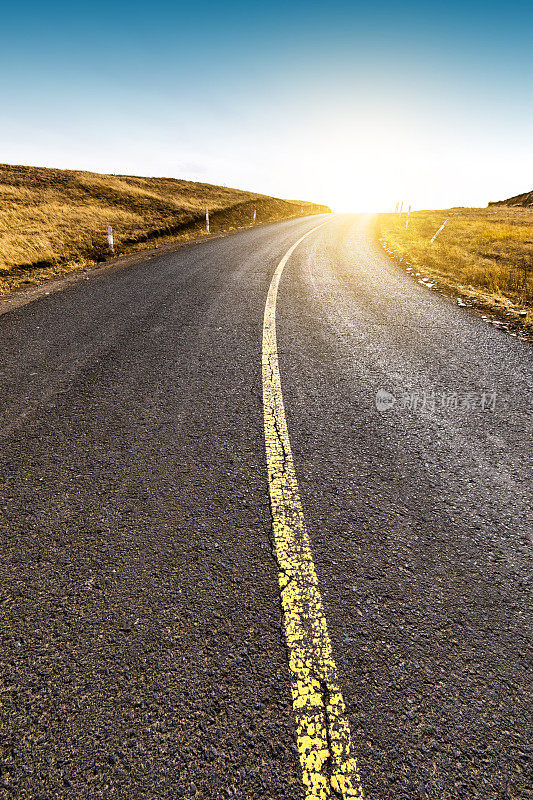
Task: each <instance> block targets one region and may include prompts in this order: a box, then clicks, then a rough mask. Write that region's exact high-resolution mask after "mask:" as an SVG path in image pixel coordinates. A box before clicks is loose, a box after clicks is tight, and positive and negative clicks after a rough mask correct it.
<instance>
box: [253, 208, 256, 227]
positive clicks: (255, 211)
mask: <svg viewBox="0 0 533 800" xmlns="http://www.w3.org/2000/svg"><path fill="white" fill-rule="evenodd" d="M256 217H257V208H254V222H253V224H254V225H255V220H256Z"/></svg>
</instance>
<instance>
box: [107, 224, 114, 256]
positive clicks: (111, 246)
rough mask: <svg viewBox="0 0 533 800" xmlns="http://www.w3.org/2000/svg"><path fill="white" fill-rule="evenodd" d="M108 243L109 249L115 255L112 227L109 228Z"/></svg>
mask: <svg viewBox="0 0 533 800" xmlns="http://www.w3.org/2000/svg"><path fill="white" fill-rule="evenodd" d="M107 243H108V245H109V249H110V250H111V252H112V253H114V252H115V247H114V245H113V228H112V227H111V225H108V226H107Z"/></svg>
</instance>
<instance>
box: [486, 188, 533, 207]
mask: <svg viewBox="0 0 533 800" xmlns="http://www.w3.org/2000/svg"><path fill="white" fill-rule="evenodd" d="M489 206H523V207H524V208H533V191H531V192H525V193H524V194H517V195H515V196H514V197H509V198H508V199H507V200H497V201H495V202H494V203H489Z"/></svg>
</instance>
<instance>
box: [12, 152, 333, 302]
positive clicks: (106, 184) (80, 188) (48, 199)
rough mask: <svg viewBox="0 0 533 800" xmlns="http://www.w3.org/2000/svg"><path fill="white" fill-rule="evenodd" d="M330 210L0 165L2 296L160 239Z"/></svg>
mask: <svg viewBox="0 0 533 800" xmlns="http://www.w3.org/2000/svg"><path fill="white" fill-rule="evenodd" d="M206 208H209V212H210V222H211V231H212V232H220V231H227V230H232V229H234V228H239V227H244V226H247V225H249V224H251V223H252V221H253V218H254V211H255V212H256V223H264V222H273V221H276V220H281V219H288V218H291V217H297V216H303V215H308V214H315V213H323V212H325V211H329V209H328V208H327V207H325V206H319V205H316V204H314V203H306V202H301V201H289V200H281V199H279V198H274V197H268V196H266V195H261V194H256V193H254V192H246V191H241V190H239V189H232V188H229V187H226V186H213V185H210V184H206V183H194V182H192V181H184V180H176V179H173V178H143V177H134V176H128V175H101V174H97V173H93V172H82V171H72V170H58V169H47V168H44V167H25V166H10V165H7V164H2V165H0V294H5V293H6V292H10V291H13V290H15V289H19V288H21V287H24V286H28V285H31V284H35V283H39V282H41V281H42V280H46V279H48V278H50V277H55V276H57V275H61V274H64V273H65V272H70V271H71V270H73V269H76V268H77V267H80V266H82V267H83V266H87V264H90V263H94V262H97V261H102V260H104V259H105V258H106V257H107V256H108V255H109V249H108V245H107V235H106V231H107V226H108V225H111V226H112V227H113V236H114V245H115V252H116V253H118V254H120V253H126V252H131V251H132V250H137V249H139V248H142V247H145V246H147V244H148V243H151V244H153V242H154V240H159V239H162V238H164V239H166V240H167V241H168V240H169V239H172V240H174V239H175V240H183V239H188V238H193V237H197V236H199V235H201V234H202V233H205V209H206Z"/></svg>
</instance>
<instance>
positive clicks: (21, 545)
mask: <svg viewBox="0 0 533 800" xmlns="http://www.w3.org/2000/svg"><path fill="white" fill-rule="evenodd" d="M326 219H327V217H314V218H307V219H302V220H294V221H289V222H285V223H279V224H276V225H270V226H267V227H262V228H258V229H255V230H250V231H246V232H242V233H238V234H234V235H232V236H228V237H225V238H219V239H212V240H205V241H203V242H201V243H199V244H196V245H193V246H191V247H188V248H184V249H180V250H178V251H176V253H174V254H170V255H169V254H166V255H164V256H158V255H156V256H155V257H153V258H150V259H148V258H147V259H146V261H143V262H142V263H138V264H135V265H133V266H130V267H127V268H124V269H122V270H120V271H115V272H113V273H109V274H106V273H104V274H99V275H97V276H95V277H94V278H92V279H90V280H88V281H83V282H81V283H78V284H76V285H74V286H69V287H68V288H67V289H65V290H64V291H62V292H58V293H56V294H52V295H50V296H48V297H43V298H41V299H39V300H37V301H35V302H33V303H31V304H29V305H26V306H24V307H21V308H18V309H16V310H13V311H10V312H9V313H7V314H5V315H3V316H1V317H0V341H1V342H2V351H1V356H0V378H1V385H2V406H1V417H0V442H1V474H0V481H1V496H2V497H1V503H0V507H1V511H2V515H1V537H2V561H1V568H0V569H1V572H2V580H1V592H0V611H1V623H0V631H1V639H2V641H1V648H0V659H1V682H0V692H1V701H2V708H1V729H0V733H1V739H0V769H1V773H0V796H1V797H2V798H4V797H5V798H10V799H11V798H17V800H19V799H20V800H23V799H24V800H26V798H28V799H29V798H31V800H50V799H51V798H65V800H67V798H68V799H70V798H76V800H77V799H78V798H80V799H81V798H106V800H107V799H108V800H111V799H115V798H120V800H140V799H141V798H143V800H151V799H152V798H154V800H156V799H157V800H159V799H161V800H163V798H173V800H174V798H180V797H182V798H186V800H192V798H195V797H197V798H213V799H214V800H218V799H219V798H222V799H223V798H231V797H235V798H261V799H263V798H276V800H281V799H282V798H283V800H303V797H304V790H303V784H302V773H301V766H300V760H299V757H298V750H297V747H296V741H295V723H294V715H293V707H292V698H291V690H290V676H289V667H288V659H287V648H286V644H285V637H284V632H283V625H282V617H281V607H280V591H279V587H278V567H277V563H276V559H275V554H274V551H273V539H272V519H271V515H270V509H269V496H268V482H267V472H266V465H265V444H264V434H263V407H262V377H261V341H262V340H261V337H262V326H263V312H264V307H265V301H266V297H267V292H268V289H269V285H270V281H271V279H272V275H273V274H274V271H275V269H276V267H277V265H278V264H279V262H280V260H281V259H282V257H283V256H284V254H285V253H286V251H287V250H288V249H289V248H290V247H291V245H292V244H294V242H295V241H296V240H297V239H298V238H299V237H300V236H302V234H304V233H305V232H306V231H309V230H311V228H313V227H315V226H316V225H318V224H319V223H320V222H323V221H325V220H326ZM276 324H277V345H278V353H279V366H280V374H281V383H282V388H283V396H284V402H285V411H286V418H287V423H288V431H289V434H290V440H291V445H292V452H293V457H294V465H295V470H296V475H297V478H298V483H299V489H300V495H301V501H302V505H303V511H304V515H305V519H306V523H307V529H308V532H309V536H310V539H311V544H312V549H313V556H314V563H315V567H316V573H317V576H318V584H319V588H320V592H321V595H322V600H323V604H324V611H325V617H326V619H327V624H328V628H329V635H330V637H331V645H332V650H333V656H334V660H335V663H336V667H337V671H338V678H339V683H340V688H341V689H342V693H343V696H344V701H345V704H346V713H347V717H348V721H349V724H350V729H351V737H352V743H353V748H354V753H355V757H356V758H357V763H358V768H359V773H360V777H361V782H362V785H363V788H364V790H365V796H366V797H368V798H370V799H371V800H389V798H390V800H392V799H393V798H394V800H407V798H409V800H412V799H413V798H414V799H415V800H430V799H431V800H437V799H438V800H451V799H452V798H453V799H454V800H455V798H464V799H465V800H471V799H475V798H479V800H481V799H482V798H483V800H500V798H501V800H509V799H510V798H512V799H513V800H515V798H516V799H517V800H518V799H519V800H526V799H527V798H531V797H533V791H532V789H531V782H530V780H529V770H530V768H531V749H530V743H529V742H528V726H529V721H530V714H531V695H530V685H531V675H530V673H528V668H529V667H530V665H531V657H530V653H531V651H530V649H528V648H529V647H530V644H531V639H530V630H531V627H530V619H531V617H530V613H529V612H530V576H531V571H530V565H531V560H530V556H529V560H528V546H529V534H530V533H531V529H532V525H531V515H530V510H529V509H530V506H529V504H528V493H530V492H531V483H530V478H531V462H530V446H531V407H530V403H531V396H532V392H531V390H532V384H533V380H532V372H533V370H532V365H531V348H530V346H529V345H527V344H526V343H523V342H520V341H518V340H516V339H513V338H511V337H510V336H508V335H507V334H505V333H503V332H501V331H498V330H496V329H494V328H493V327H491V326H490V325H488V324H486V323H485V322H483V321H482V320H481V319H479V318H477V317H475V316H473V315H471V314H470V313H469V312H468V311H466V310H464V309H460V308H458V307H456V306H455V305H454V304H453V303H452V302H451V301H450V300H449V299H447V298H445V297H441V296H440V295H438V294H435V293H432V292H430V291H429V290H428V289H427V288H426V287H423V286H420V285H419V284H418V283H416V282H415V281H414V280H413V279H412V278H410V277H408V276H406V275H404V274H402V273H400V272H399V271H398V269H397V268H396V267H395V266H394V265H393V264H391V262H390V261H388V260H387V259H386V258H385V257H384V255H383V254H382V253H381V251H380V250H379V249H378V247H377V246H376V245H375V244H374V243H373V240H372V236H371V232H370V228H369V222H368V220H366V219H364V218H353V217H350V218H347V217H338V218H335V219H334V220H332V221H331V222H330V223H329V224H328V225H325V226H324V227H322V228H320V230H318V231H316V232H314V233H312V234H311V235H310V236H308V237H307V238H306V239H305V240H304V241H303V242H302V243H301V244H300V245H299V246H298V248H297V249H296V250H295V251H294V253H293V254H292V255H291V257H290V259H289V261H288V263H287V265H286V267H285V270H284V272H283V275H282V278H281V282H280V287H279V294H278V298H277V323H276ZM380 390H381V392H380V394H379V397H378V403H377V404H378V405H379V408H377V406H376V398H377V394H378V392H379V391H380ZM529 496H530V495H529Z"/></svg>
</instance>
